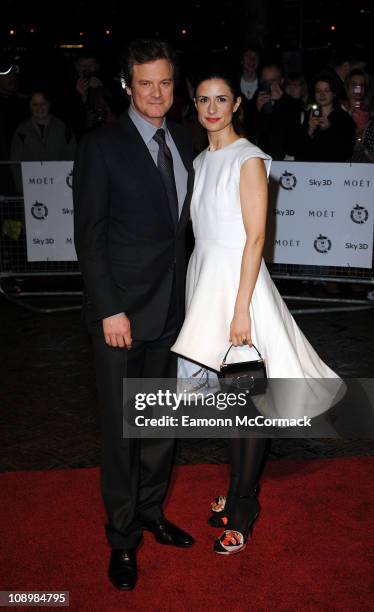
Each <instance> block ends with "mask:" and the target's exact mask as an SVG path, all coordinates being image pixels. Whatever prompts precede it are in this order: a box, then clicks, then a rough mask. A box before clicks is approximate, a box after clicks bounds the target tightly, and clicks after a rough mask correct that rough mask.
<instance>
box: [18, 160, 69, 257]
mask: <svg viewBox="0 0 374 612" xmlns="http://www.w3.org/2000/svg"><path fill="white" fill-rule="evenodd" d="M72 170H73V162H71V161H69V162H22V181H23V194H24V202H25V219H26V238H27V259H28V261H76V259H77V256H76V253H75V249H74V231H73V201H72V190H71V187H72Z"/></svg>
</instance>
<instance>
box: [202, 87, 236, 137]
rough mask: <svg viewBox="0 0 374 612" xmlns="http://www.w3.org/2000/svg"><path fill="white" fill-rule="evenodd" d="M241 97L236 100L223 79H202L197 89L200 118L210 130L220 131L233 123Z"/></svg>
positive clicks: (203, 124)
mask: <svg viewBox="0 0 374 612" xmlns="http://www.w3.org/2000/svg"><path fill="white" fill-rule="evenodd" d="M239 105H240V98H238V99H237V100H236V101H234V95H233V92H232V91H231V89H230V87H229V86H228V84H227V83H226V81H224V80H223V79H209V80H208V81H202V82H201V83H200V84H199V85H198V87H197V90H196V98H195V106H196V109H197V114H198V119H199V121H200V123H201V125H202V126H204V127H205V129H206V130H208V132H219V131H221V130H223V129H225V128H226V127H228V126H229V125H231V124H232V116H233V113H234V112H235V111H236V110H237V109H238V108H239Z"/></svg>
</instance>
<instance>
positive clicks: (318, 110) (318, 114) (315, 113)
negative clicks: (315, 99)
mask: <svg viewBox="0 0 374 612" xmlns="http://www.w3.org/2000/svg"><path fill="white" fill-rule="evenodd" d="M312 117H322V111H321V107H320V106H318V104H313V106H312Z"/></svg>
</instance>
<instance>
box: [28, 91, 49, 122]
mask: <svg viewBox="0 0 374 612" xmlns="http://www.w3.org/2000/svg"><path fill="white" fill-rule="evenodd" d="M30 109H31V114H32V116H33V118H34V119H35V121H43V120H44V119H46V118H47V117H48V115H49V102H48V100H47V99H46V98H45V97H44V96H43V94H40V93H36V94H34V95H33V96H32V98H31V102H30Z"/></svg>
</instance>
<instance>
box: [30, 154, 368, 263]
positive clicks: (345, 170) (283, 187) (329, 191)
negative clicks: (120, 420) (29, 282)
mask: <svg viewBox="0 0 374 612" xmlns="http://www.w3.org/2000/svg"><path fill="white" fill-rule="evenodd" d="M72 167H73V162H44V163H39V162H23V163H22V177H23V190H24V200H25V217H26V232H27V255H28V261H75V260H76V253H75V249H74V244H73V203H72V191H71V185H72ZM269 192H270V198H269V216H268V228H267V244H266V248H265V259H266V261H269V262H273V263H282V264H299V265H316V266H342V267H355V268H371V266H372V252H373V209H374V166H373V165H371V164H352V165H350V164H318V163H301V162H273V164H272V169H271V176H270V185H269Z"/></svg>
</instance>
